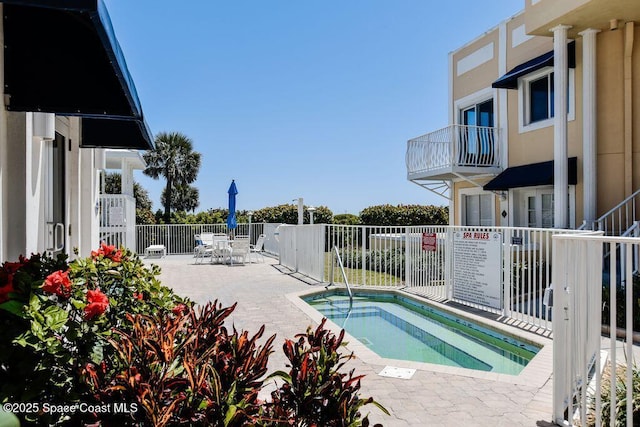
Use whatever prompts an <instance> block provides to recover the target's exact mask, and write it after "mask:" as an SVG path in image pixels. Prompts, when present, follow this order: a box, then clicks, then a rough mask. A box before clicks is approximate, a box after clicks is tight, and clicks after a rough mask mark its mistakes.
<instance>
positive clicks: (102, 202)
mask: <svg viewBox="0 0 640 427" xmlns="http://www.w3.org/2000/svg"><path fill="white" fill-rule="evenodd" d="M98 205H99V223H100V231H99V232H100V242H104V243H106V244H108V245H115V246H117V247H120V246H125V247H131V246H132V245H133V244H134V243H135V225H136V200H135V199H134V198H133V197H132V196H127V195H124V194H101V195H100V196H99V199H98Z"/></svg>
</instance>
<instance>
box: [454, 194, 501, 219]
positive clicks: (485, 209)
mask: <svg viewBox="0 0 640 427" xmlns="http://www.w3.org/2000/svg"><path fill="white" fill-rule="evenodd" d="M462 200H463V212H462V220H463V224H462V225H482V226H485V225H493V210H494V209H493V194H471V195H467V194H465V195H462Z"/></svg>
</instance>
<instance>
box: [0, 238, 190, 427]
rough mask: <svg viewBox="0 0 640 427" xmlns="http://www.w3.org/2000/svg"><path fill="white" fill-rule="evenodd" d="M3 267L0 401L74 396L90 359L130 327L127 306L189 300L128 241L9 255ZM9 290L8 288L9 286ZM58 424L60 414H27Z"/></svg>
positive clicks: (164, 307) (136, 309)
mask: <svg viewBox="0 0 640 427" xmlns="http://www.w3.org/2000/svg"><path fill="white" fill-rule="evenodd" d="M1 271H2V273H0V286H1V287H2V289H3V293H2V299H1V301H2V303H1V304H0V343H1V344H2V348H3V351H2V352H0V401H2V402H33V401H39V402H48V403H51V404H57V403H65V404H68V403H72V402H74V401H78V400H79V399H80V398H81V396H83V395H84V394H85V393H86V387H85V386H84V384H83V382H82V381H81V375H82V372H83V371H84V370H85V369H86V365H87V364H88V363H100V362H101V361H102V360H104V359H105V358H107V357H108V352H109V351H111V347H110V346H109V345H108V343H107V341H106V340H107V338H109V337H110V336H111V334H112V328H114V327H119V328H127V326H128V324H127V323H125V322H124V321H125V318H126V314H129V313H141V312H154V311H160V312H162V311H165V312H166V311H170V310H171V309H173V308H174V307H175V306H176V305H177V304H180V303H185V302H186V301H184V300H183V299H181V298H179V297H177V296H176V295H174V294H173V293H172V292H171V290H169V289H168V288H165V287H163V286H161V285H160V282H159V281H158V280H157V278H156V276H157V275H158V274H159V269H158V268H157V267H153V268H151V269H149V268H147V267H146V266H144V265H143V264H142V262H141V261H140V259H139V258H138V257H137V256H136V255H134V254H132V253H131V252H129V251H127V250H125V249H116V248H115V247H113V246H107V245H102V246H101V247H100V248H99V249H98V250H97V251H94V252H92V254H91V257H89V258H86V259H77V260H75V261H73V262H71V263H67V261H66V259H65V258H64V257H56V258H50V257H47V256H44V255H42V256H41V255H32V256H31V258H29V259H26V258H22V257H21V258H20V260H19V261H18V262H17V263H9V262H6V263H4V264H3V267H2V269H1ZM7 290H8V291H7ZM25 417H26V419H27V421H35V420H36V419H37V420H38V422H39V423H45V424H46V423H49V424H53V423H56V422H60V421H61V420H62V418H63V415H62V414H57V415H56V414H42V415H41V417H39V418H37V416H36V415H35V414H28V415H25Z"/></svg>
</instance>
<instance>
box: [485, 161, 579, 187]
mask: <svg viewBox="0 0 640 427" xmlns="http://www.w3.org/2000/svg"><path fill="white" fill-rule="evenodd" d="M567 162H568V166H569V169H568V171H567V172H568V178H569V185H576V183H577V182H578V159H577V158H576V157H570V158H569V159H568V160H567ZM538 185H553V160H551V161H548V162H541V163H531V164H528V165H522V166H514V167H511V168H507V169H505V170H504V171H503V172H502V173H501V174H500V175H498V176H496V177H495V178H493V179H492V180H491V181H489V182H488V183H487V184H486V185H484V186H483V187H482V188H483V189H484V190H486V191H505V190H509V189H510V188H520V187H535V186H538Z"/></svg>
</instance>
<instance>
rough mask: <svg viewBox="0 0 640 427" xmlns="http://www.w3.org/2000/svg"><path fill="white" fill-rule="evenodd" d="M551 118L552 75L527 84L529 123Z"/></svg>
mask: <svg viewBox="0 0 640 427" xmlns="http://www.w3.org/2000/svg"><path fill="white" fill-rule="evenodd" d="M551 117H553V73H550V74H547V75H546V76H543V77H541V78H539V79H536V80H533V81H531V82H529V122H530V123H534V122H539V121H540V120H547V119H549V118H551Z"/></svg>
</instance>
